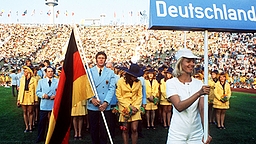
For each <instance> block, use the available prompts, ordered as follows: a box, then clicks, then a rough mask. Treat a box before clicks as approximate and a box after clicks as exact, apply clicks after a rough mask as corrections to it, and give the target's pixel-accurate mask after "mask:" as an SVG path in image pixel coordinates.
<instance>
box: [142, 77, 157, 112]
mask: <svg viewBox="0 0 256 144" xmlns="http://www.w3.org/2000/svg"><path fill="white" fill-rule="evenodd" d="M145 86H146V98H147V104H146V107H145V110H156V109H157V105H155V104H154V103H153V102H151V101H149V99H148V98H149V97H150V96H153V97H159V83H158V82H157V80H156V79H153V81H152V86H151V84H150V81H149V80H145Z"/></svg>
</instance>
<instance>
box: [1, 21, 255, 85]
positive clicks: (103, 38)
mask: <svg viewBox="0 0 256 144" xmlns="http://www.w3.org/2000/svg"><path fill="white" fill-rule="evenodd" d="M77 27H78V30H79V34H80V38H81V42H82V46H83V48H84V51H85V55H86V58H87V60H88V62H89V63H92V64H95V60H94V55H95V54H96V53H97V52H98V51H105V52H106V54H107V55H108V56H109V59H108V61H110V62H113V64H114V66H119V65H122V66H123V65H127V64H128V63H129V62H130V60H131V58H132V57H133V56H135V57H136V58H137V59H138V61H139V63H140V64H142V65H144V66H147V65H150V66H152V67H154V68H156V69H157V68H159V67H160V66H161V65H163V64H165V65H167V66H172V67H173V63H174V62H175V59H174V52H175V51H177V50H179V49H181V48H183V47H184V34H186V47H187V48H189V49H191V50H192V51H193V52H194V53H195V54H196V55H198V56H200V57H202V59H201V60H199V61H198V67H199V68H200V69H201V68H202V65H203V53H204V48H203V47H204V35H203V32H198V31H196V32H183V31H167V30H148V29H147V27H146V26H145V25H131V26H101V27H90V26H89V27H86V26H79V25H77ZM0 31H1V32H0V36H1V38H0V40H1V43H0V51H1V53H0V69H1V79H0V80H1V85H3V83H4V82H5V81H10V80H8V79H9V78H3V77H4V76H6V77H7V76H8V73H9V70H11V69H17V68H21V66H22V65H23V64H24V62H25V60H26V59H27V58H29V59H31V60H32V63H33V64H34V65H37V66H39V65H40V64H41V63H43V61H44V60H49V61H50V62H51V65H54V66H55V65H56V64H59V63H60V61H61V60H63V59H64V55H65V50H66V47H67V42H68V40H69V35H70V32H71V26H69V25H53V26H52V25H20V24H0ZM255 46H256V34H253V33H230V32H210V33H209V35H208V55H209V70H220V71H225V72H227V73H228V74H229V76H230V81H231V86H232V87H244V88H253V84H254V85H255V78H256V74H255V69H256V68H255V67H256V58H255V54H256V53H255V51H256V48H255Z"/></svg>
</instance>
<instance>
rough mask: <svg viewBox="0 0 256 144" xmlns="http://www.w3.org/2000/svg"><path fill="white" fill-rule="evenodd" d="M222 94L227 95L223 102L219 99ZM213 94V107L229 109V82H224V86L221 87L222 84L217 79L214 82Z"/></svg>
mask: <svg viewBox="0 0 256 144" xmlns="http://www.w3.org/2000/svg"><path fill="white" fill-rule="evenodd" d="M224 90H225V91H224ZM224 92H225V93H224ZM224 94H225V95H226V96H227V100H228V101H227V102H224V103H223V102H221V101H220V100H221V98H222V97H223V95H224ZM214 95H215V97H214V99H213V107H214V108H218V109H229V99H230V96H231V89H230V84H229V83H227V82H226V83H225V87H224V89H223V87H222V85H221V84H220V82H219V81H218V82H217V83H216V84H215V89H214Z"/></svg>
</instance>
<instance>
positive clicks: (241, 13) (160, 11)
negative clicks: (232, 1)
mask: <svg viewBox="0 0 256 144" xmlns="http://www.w3.org/2000/svg"><path fill="white" fill-rule="evenodd" d="M156 13H157V17H167V15H169V16H170V17H173V18H175V17H182V18H197V19H203V18H207V19H219V20H220V19H221V20H233V21H256V14H255V8H254V6H251V7H250V9H249V10H247V11H246V10H243V9H233V8H228V7H227V5H226V4H222V6H221V7H217V5H216V4H212V7H205V8H202V7H200V6H193V4H192V3H189V4H188V5H186V6H174V5H170V6H167V5H166V3H165V2H164V1H156Z"/></svg>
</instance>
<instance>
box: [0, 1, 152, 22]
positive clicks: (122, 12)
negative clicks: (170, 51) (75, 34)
mask: <svg viewBox="0 0 256 144" xmlns="http://www.w3.org/2000/svg"><path fill="white" fill-rule="evenodd" d="M0 10H1V11H0V12H3V13H2V16H0V23H17V22H19V23H49V22H50V17H49V16H48V15H47V12H48V11H49V10H50V8H49V7H48V6H47V5H45V0H1V4H0ZM25 10H27V14H26V16H22V14H23V13H24V11H25ZM34 10H35V14H34V15H33V16H31V15H32V13H33V11H34ZM57 10H59V12H60V14H59V16H58V18H56V12H57ZM17 11H18V15H17ZM66 11H67V13H68V16H66V15H65V12H66ZM131 11H132V16H131V15H130V12H131ZM140 11H141V12H143V11H145V12H146V14H147V15H148V14H149V0H59V1H58V6H55V7H54V13H55V14H54V15H55V16H54V17H55V23H81V22H83V20H84V19H99V18H100V15H101V14H104V15H105V16H106V17H105V19H104V20H103V21H101V22H102V23H104V24H109V23H110V22H111V21H112V22H119V23H121V22H124V23H125V24H134V23H139V22H140V19H141V16H138V12H140ZM10 12H11V13H10ZM72 12H73V13H74V16H72ZM40 13H41V14H40ZM8 14H10V16H9V17H8ZM114 15H116V16H115V17H114ZM84 23H85V24H86V21H84ZM88 23H91V22H90V21H88Z"/></svg>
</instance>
